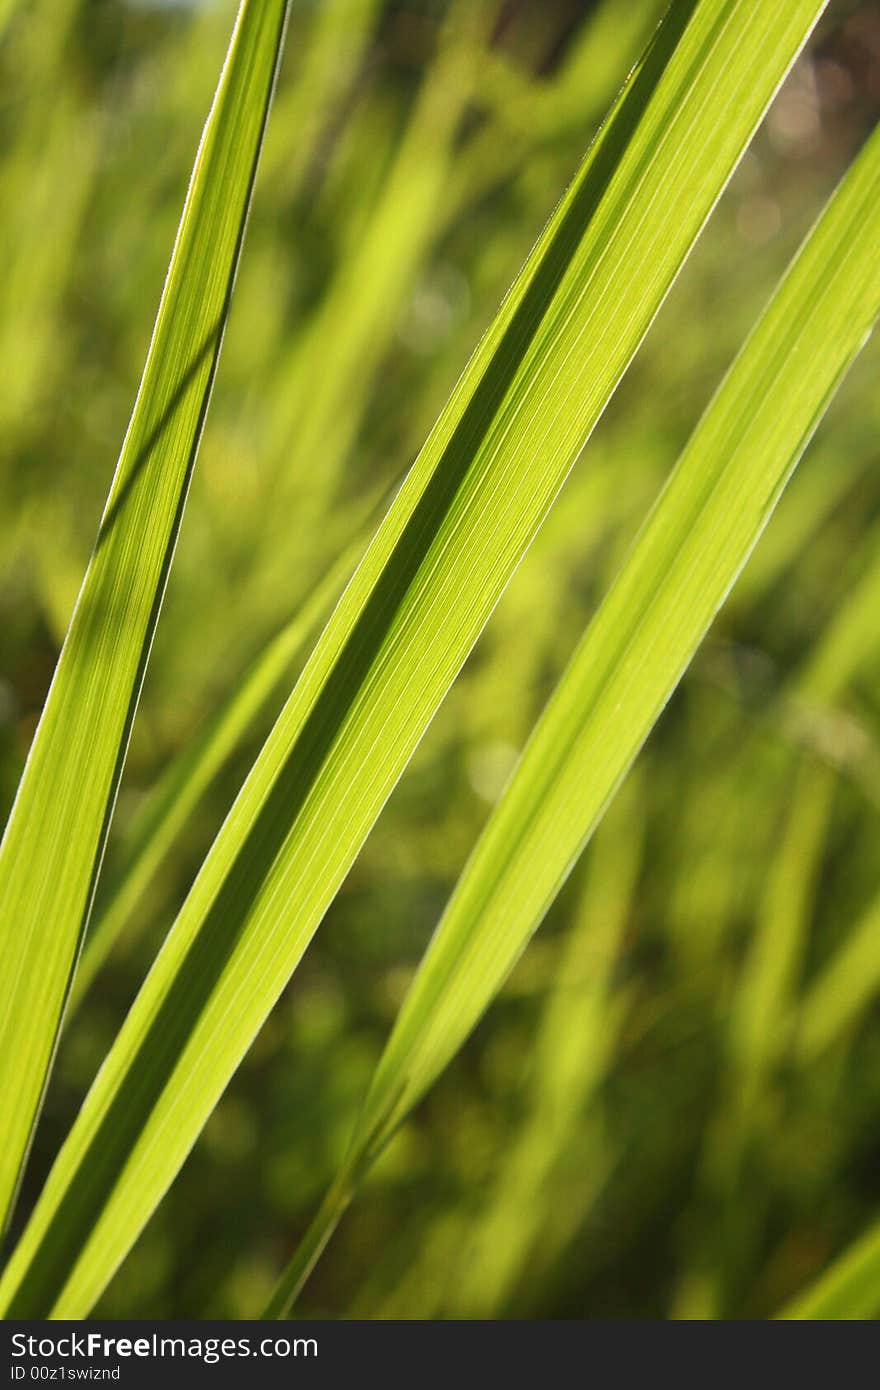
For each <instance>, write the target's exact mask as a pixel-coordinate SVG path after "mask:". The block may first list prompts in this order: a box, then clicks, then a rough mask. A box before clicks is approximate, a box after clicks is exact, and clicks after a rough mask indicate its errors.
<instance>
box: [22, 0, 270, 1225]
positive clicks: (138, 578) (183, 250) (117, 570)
mask: <svg viewBox="0 0 880 1390" xmlns="http://www.w3.org/2000/svg"><path fill="white" fill-rule="evenodd" d="M285 13H286V4H285V3H284V0H270V3H259V2H258V3H255V2H254V0H245V3H243V5H242V8H241V11H240V13H239V16H238V21H237V23H236V27H235V30H234V33H233V37H232V41H231V44H230V48H229V53H228V55H227V61H226V64H225V66H224V69H223V73H222V76H221V79H220V84H219V86H218V89H217V94H216V97H215V100H214V105H213V107H212V109H211V113H210V115H209V117H208V122H207V125H206V127H205V132H204V135H203V137H202V143H201V146H200V148H199V153H198V156H197V159H196V164H195V170H194V174H193V179H192V182H191V184H190V189H189V193H188V195H187V199H186V204H185V207H184V211H183V217H182V220H181V224H180V229H179V232H178V236H177V241H176V243H175V247H174V253H173V255H172V259H171V264H170V267H169V271H168V278H167V281H166V284H165V289H164V292H163V295H162V301H161V304H160V307H159V313H158V317H157V320H156V325H155V329H154V333H153V339H152V342H151V344H150V349H149V353H148V356H147V361H146V366H145V368H144V374H143V378H142V380H141V386H140V390H139V392H138V396H137V400H136V403H135V407H134V413H133V415H132V418H131V423H130V425H129V428H128V433H127V434H126V438H125V442H124V444H123V448H122V453H121V456H120V459H119V464H118V466H117V470H116V475H115V477H114V480H113V485H112V487H111V490H110V495H109V498H108V501H107V506H106V509H105V512H104V516H103V519H102V521H101V527H100V531H99V534H98V539H97V542H96V545H95V549H94V551H93V554H92V558H91V560H90V562H89V567H88V570H87V572H86V576H85V579H84V581H83V586H82V590H81V592H80V596H79V600H78V602H77V605H76V609H75V611H74V615H73V618H72V620H71V624H70V629H69V631H68V634H67V637H66V639H65V642H64V646H63V648H62V652H61V656H60V658H59V661H58V665H57V668H56V671H55V676H54V679H53V681H52V686H51V689H50V691H49V696H48V698H47V701H46V705H45V708H44V710H43V715H42V718H41V720H40V724H39V727H38V729H37V733H36V735H35V737H34V741H33V745H32V747H31V751H30V755H29V757H28V762H27V766H26V768H25V772H24V775H23V777H22V781H21V785H20V787H19V790H18V794H17V796H16V800H15V804H14V806H13V810H12V814H11V816H10V819H9V823H8V825H7V828H6V834H5V836H4V839H3V844H2V848H0V951H2V958H3V973H2V984H0V1129H2V1132H3V1144H2V1148H0V1219H2V1218H3V1217H5V1215H6V1214H7V1213H8V1211H9V1208H10V1205H11V1203H12V1200H13V1196H14V1193H15V1190H16V1185H17V1183H18V1179H19V1174H20V1170H21V1166H22V1162H23V1159H24V1156H25V1154H26V1151H27V1148H28V1144H29V1141H30V1136H31V1132H32V1128H33V1125H34V1120H35V1116H36V1114H37V1111H38V1109H39V1105H40V1099H41V1096H42V1094H43V1090H44V1087H45V1084H46V1078H47V1076H48V1072H49V1067H50V1064H51V1060H52V1055H53V1051H54V1048H55V1043H56V1039H57V1036H58V1030H59V1027H60V1022H61V1016H62V1013H63V1009H64V1004H65V1000H66V998H67V994H68V991H69V988H70V983H71V978H72V974H73V969H74V965H75V962H76V957H77V953H78V950H79V946H80V942H81V940H82V935H83V931H84V928H85V924H86V921H87V919H88V915H89V909H90V906H91V903H92V899H93V895H94V891H95V884H96V881H97V876H98V871H99V868H100V863H101V856H102V853H103V849H104V844H105V841H106V836H107V830H108V826H109V822H110V817H111V814H112V810H113V803H114V799H115V796H116V790H117V787H118V785H119V779H120V776H121V773H122V766H123V762H124V759H125V752H126V748H127V744H128V739H129V734H130V731H131V725H132V721H133V719H134V714H135V709H136V706H137V701H138V696H139V693H140V688H141V684H142V681H143V677H144V671H145V668H146V663H147V658H148V655H149V649H150V643H151V641H152V637H153V633H154V631H155V627H156V622H157V619H158V614H159V608H160V606H161V602H162V597H163V593H164V589H165V584H166V581H167V578H168V571H169V567H170V564H171V559H172V556H173V552H174V545H175V541H176V538H177V533H178V529H179V527H180V521H181V516H182V511H183V506H184V502H185V498H186V493H187V488H188V484H189V480H190V476H191V473H192V468H193V464H194V460H195V454H196V450H197V448H198V443H199V438H200V435H201V430H202V425H203V422H204V418H205V412H206V410H207V406H208V400H209V397H210V393H211V386H212V384H213V380H214V374H215V370H216V366H217V361H218V357H219V352H220V344H221V339H222V336H223V329H224V326H225V322H226V317H227V313H228V310H229V302H230V295H231V291H232V285H233V280H234V277H235V270H236V266H237V264H238V258H239V254H240V250H241V244H242V237H243V233H244V226H245V221H246V217H247V211H248V205H249V202H250V197H251V189H252V185H253V180H254V174H255V171H256V164H257V158H258V155H259V150H260V144H261V141H262V136H263V130H264V126H265V123H266V118H267V114H268V109H269V103H270V99H271V92H272V87H273V83H274V78H275V72H276V68H277V64H278V58H279V54H280V50H281V41H282V33H283V23H284V18H285Z"/></svg>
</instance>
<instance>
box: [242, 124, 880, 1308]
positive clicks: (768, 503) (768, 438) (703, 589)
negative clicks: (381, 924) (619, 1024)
mask: <svg viewBox="0 0 880 1390" xmlns="http://www.w3.org/2000/svg"><path fill="white" fill-rule="evenodd" d="M878 233H880V132H878V133H877V134H876V135H875V136H874V138H873V140H872V141H871V143H870V145H869V146H868V148H867V149H866V150H865V151H864V152H863V153H862V155H861V156H860V158H859V159H858V160H857V162H856V163H855V165H854V166H853V168H852V169H851V170H850V172H849V174H848V175H847V177H846V178H845V180H844V181H843V183H842V184H841V186H840V188H839V189H838V191H837V193H836V194H835V196H834V198H833V199H832V200H831V202H830V203H829V205H828V207H827V208H826V210H825V212H824V214H823V216H822V218H821V219H820V221H819V223H818V224H817V226H816V227H815V229H814V231H813V232H812V234H811V236H810V237H809V238H808V240H807V241H806V243H805V245H804V246H803V247H802V249H801V251H800V253H799V255H798V257H797V259H796V260H795V262H794V263H793V265H792V266H791V268H790V269H789V271H788V273H787V275H786V276H785V278H784V280H783V281H782V283H781V285H780V286H779V288H778V289H777V291H776V293H775V295H774V296H773V298H772V300H771V301H770V303H769V305H768V306H767V308H766V309H765V311H764V313H763V315H762V317H761V319H760V320H759V322H758V324H757V326H756V327H755V329H754V330H753V332H752V334H751V336H750V337H749V339H748V341H747V342H746V344H745V346H744V347H743V349H742V350H741V352H740V354H739V356H738V357H737V359H736V361H735V362H734V364H733V366H732V368H731V370H730V372H729V373H728V375H727V377H726V378H725V380H724V382H723V383H722V385H721V386H720V388H719V390H718V392H717V394H716V396H715V398H714V400H713V401H712V403H711V404H710V406H709V407H708V409H707V411H706V413H705V414H704V416H703V418H702V420H701V421H700V423H699V425H698V426H697V429H696V431H695V432H694V434H693V435H692V437H691V440H690V442H689V443H688V445H687V447H686V449H685V451H684V454H683V455H682V458H681V459H680V461H679V463H678V465H677V467H676V469H675V471H674V473H673V474H672V476H671V478H670V479H669V481H668V483H667V484H666V486H665V488H664V490H663V492H662V493H661V495H660V498H659V499H658V501H657V503H656V505H655V507H654V509H653V511H652V512H651V515H650V516H649V518H648V520H647V522H646V523H645V526H644V528H643V530H642V532H641V534H640V536H639V538H638V540H637V542H636V544H635V546H634V549H633V551H632V553H631V555H630V557H629V559H628V561H627V563H626V564H625V566H624V568H623V570H622V571H621V573H620V575H619V577H618V579H617V581H616V583H615V584H614V585H613V587H612V589H611V591H610V592H609V594H608V596H607V598H606V599H605V601H604V603H603V605H602V607H601V608H600V610H599V612H598V614H597V615H596V618H595V619H594V621H593V622H592V624H591V625H590V627H589V628H588V629H587V632H586V634H585V636H584V638H583V640H582V642H581V644H580V646H579V648H578V650H577V651H576V653H575V655H574V657H573V658H572V661H571V663H570V665H569V667H568V669H567V671H566V673H565V675H564V676H563V677H562V679H561V681H560V682H559V684H558V686H557V687H556V690H555V692H554V694H553V696H552V698H551V700H550V703H549V704H548V706H547V708H546V709H545V711H544V714H543V715H542V717H541V719H540V721H539V723H538V725H537V727H536V729H535V731H534V733H533V735H532V737H531V739H530V740H529V743H528V745H527V746H526V750H525V752H524V754H523V756H522V759H521V761H520V763H519V766H518V768H517V770H516V772H515V774H514V776H513V778H512V780H511V782H510V783H509V784H508V787H507V790H506V791H505V793H504V796H503V797H502V799H501V801H500V802H499V804H498V806H497V807H496V810H495V812H494V813H493V815H492V817H491V818H490V820H489V823H488V825H487V826H486V829H485V831H484V832H483V835H482V836H481V838H480V840H479V842H478V844H477V846H476V848H475V850H474V852H473V854H472V856H471V858H470V860H469V862H468V864H467V866H466V867H465V870H464V872H463V874H462V876H461V878H460V880H459V882H458V884H457V886H456V889H455V892H454V894H453V896H452V898H451V900H450V902H449V904H448V906H447V909H446V912H445V913H444V916H443V918H442V920H441V922H440V924H439V926H438V928H437V931H436V933H435V935H434V937H433V939H432V941H431V944H430V946H429V948H428V951H427V953H426V955H425V958H424V960H423V962H422V964H421V966H420V968H419V971H418V973H417V976H416V979H415V981H414V982H413V985H412V987H411V989H410V992H409V994H408V996H407V998H406V1000H405V1001H404V1004H403V1007H402V1009H401V1012H400V1015H399V1017H398V1020H397V1023H396V1025H395V1027H394V1030H393V1032H392V1035H391V1038H390V1040H389V1043H388V1046H387V1048H386V1050H385V1052H384V1054H383V1056H382V1058H381V1060H380V1062H379V1065H378V1067H377V1070H376V1073H375V1076H374V1079H373V1082H372V1085H371V1087H370V1090H369V1093H368V1095H367V1098H366V1101H365V1104H364V1108H363V1110H362V1112H361V1115H360V1117H359V1120H358V1123H357V1126H356V1129H355V1134H354V1138H353V1141H352V1145H351V1149H350V1153H349V1156H348V1158H347V1160H346V1163H345V1165H344V1168H343V1171H342V1173H341V1174H340V1176H339V1178H338V1180H337V1182H336V1183H335V1184H334V1186H333V1188H331V1191H330V1193H329V1194H328V1197H327V1199H326V1202H325V1205H324V1207H323V1208H322V1210H321V1211H320V1212H319V1214H318V1216H317V1218H316V1220H315V1223H314V1226H313V1228H312V1231H311V1232H310V1233H309V1234H308V1235H307V1236H306V1238H305V1240H304V1241H303V1245H302V1248H301V1250H300V1251H298V1252H297V1254H296V1256H295V1257H294V1260H293V1262H292V1264H291V1265H290V1267H289V1268H288V1270H287V1272H286V1273H285V1275H284V1277H283V1278H282V1281H281V1283H280V1285H279V1288H278V1291H277V1293H276V1295H275V1297H274V1299H273V1300H272V1303H271V1304H270V1307H269V1310H268V1311H269V1313H270V1315H278V1314H281V1313H282V1312H283V1311H284V1310H285V1309H286V1308H287V1307H288V1306H289V1304H290V1302H291V1301H292V1299H293V1297H295V1295H296V1292H297V1290H298V1288H299V1287H300V1285H301V1283H302V1281H303V1279H304V1278H305V1277H306V1276H307V1274H308V1271H309V1269H310V1267H311V1265H312V1264H313V1263H314V1260H315V1259H316V1258H317V1256H318V1255H319V1254H320V1250H321V1248H322V1247H323V1244H324V1243H326V1240H327V1238H328V1236H329V1233H330V1230H332V1227H333V1225H334V1224H335V1222H336V1220H338V1217H339V1214H340V1212H341V1211H342V1210H343V1209H344V1206H345V1204H346V1202H347V1201H348V1200H349V1199H350V1196H351V1194H352V1192H353V1190H354V1188H355V1186H356V1184H357V1182H358V1180H359V1178H360V1176H361V1175H362V1174H363V1173H364V1172H365V1171H366V1169H367V1168H368V1167H369V1166H370V1164H371V1163H372V1161H373V1159H374V1158H375V1156H376V1155H377V1153H378V1152H379V1151H380V1150H381V1148H382V1147H383V1145H384V1144H385V1142H386V1141H387V1139H388V1137H389V1136H390V1134H391V1133H392V1132H393V1131H394V1129H395V1128H396V1127H397V1125H398V1124H399V1123H400V1121H401V1120H402V1118H403V1117H404V1115H406V1114H407V1112H408V1111H409V1110H410V1109H411V1108H412V1106H413V1105H414V1104H415V1102H416V1101H417V1100H418V1099H419V1097H420V1096H421V1095H423V1094H424V1092H425V1090H426V1089H427V1087H428V1086H430V1084H431V1082H432V1081H433V1080H434V1078H435V1077H436V1076H437V1075H438V1073H439V1072H440V1071H441V1070H442V1068H443V1067H444V1066H445V1065H446V1063H447V1062H448V1061H449V1059H450V1058H451V1057H452V1055H453V1054H454V1053H455V1051H456V1050H457V1048H458V1047H460V1045H461V1043H462V1042H463V1041H464V1039H465V1038H466V1037H467V1035H468V1033H469V1032H470V1030H471V1029H472V1027H473V1026H474V1024H475V1023H476V1021H477V1019H478V1018H479V1017H480V1015H481V1014H482V1013H483V1011H484V1010H485V1008H486V1007H487V1005H488V1004H489V1002H490V1000H491V999H492V997H493V995H494V994H495V993H496V991H497V989H498V988H499V986H500V984H501V983H502V981H503V980H504V978H505V976H506V974H507V972H508V971H509V969H510V968H511V966H512V965H513V964H514V962H515V961H516V959H517V957H518V956H519V954H520V953H521V951H522V950H523V949H524V947H525V946H526V944H527V942H528V940H529V938H530V936H531V935H532V933H533V932H534V930H535V929H536V927H537V926H538V924H539V923H540V921H541V919H542V918H543V916H544V913H545V912H546V911H547V908H548V907H549V905H550V903H551V902H552V901H553V898H554V897H555V895H556V894H557V892H558V891H559V888H560V886H561V885H562V883H563V882H564V881H565V878H566V877H567V875H568V873H569V871H570V869H571V867H572V865H573V864H574V862H575V861H576V859H577V857H578V855H579V854H580V852H581V850H582V848H583V846H584V844H585V843H586V840H587V839H588V838H589V836H590V835H591V833H592V831H593V830H594V828H595V826H596V824H597V822H598V821H599V819H600V818H601V816H602V814H603V812H604V810H605V808H606V806H607V805H608V802H609V801H610V799H611V797H612V796H613V795H614V793H615V791H616V789H617V787H618V785H619V783H620V781H621V778H622V777H623V776H624V775H625V773H626V771H627V769H628V767H629V766H630V764H631V763H632V761H633V759H634V758H635V756H636V754H637V753H638V751H639V749H640V747H641V746H642V743H643V742H644V740H645V738H646V737H647V735H648V733H649V732H650V730H651V728H652V726H653V724H654V722H655V720H656V719H657V717H658V716H659V714H660V712H661V710H662V709H663V706H664V705H665V703H666V701H667V700H668V699H669V696H670V694H671V692H672V691H673V690H674V688H675V686H676V684H677V683H678V681H679V679H680V678H681V675H682V674H683V672H684V670H685V668H686V666H687V664H688V662H689V661H690V659H691V657H692V656H693V653H694V651H695V650H696V648H697V646H698V644H699V642H700V641H701V639H702V637H703V636H704V634H705V632H706V631H707V629H708V627H709V625H710V623H711V621H712V619H713V618H714V616H715V614H716V612H717V611H718V608H719V607H720V605H721V603H722V602H723V601H724V598H725V597H726V595H727V593H728V591H729V589H730V588H731V586H732V584H733V583H734V581H735V579H736V576H737V575H738V573H739V571H740V569H741V568H742V566H743V565H744V563H745V561H746V560H747V558H748V555H749V552H750V551H751V549H752V547H753V546H754V544H755V542H756V541H757V539H758V537H759V535H760V534H761V531H762V530H763V528H764V526H765V525H766V522H767V520H768V518H769V516H770V514H771V512H772V510H773V508H774V506H775V505H776V502H777V500H778V498H779V495H780V493H781V491H782V488H783V487H784V485H785V483H786V481H787V480H788V477H789V476H790V474H791V472H792V470H793V468H794V467H795V464H796V462H797V460H798V458H799V457H800V454H801V452H802V451H803V449H804V448H805V446H806V444H807V442H808V440H809V438H810V436H811V434H812V433H813V430H814V429H815V427H816V425H817V424H818V422H819V420H820V419H821V417H822V414H823V412H824V410H825V408H826V406H827V405H828V402H829V400H830V399H831V397H832V395H833V394H834V391H835V389H836V387H837V386H838V384H839V382H840V381H841V379H842V377H843V375H844V373H845V372H846V370H847V368H848V366H849V364H850V363H851V362H852V360H853V359H854V357H855V356H856V354H857V353H858V351H859V349H860V348H861V347H862V345H863V343H864V341H865V339H866V337H867V336H868V334H869V332H870V329H871V327H872V325H873V323H874V320H875V318H876V316H877V314H878V312H880V261H878V258H877V255H876V247H877V237H878Z"/></svg>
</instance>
